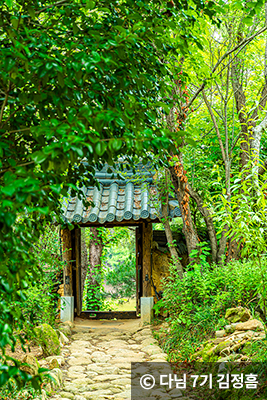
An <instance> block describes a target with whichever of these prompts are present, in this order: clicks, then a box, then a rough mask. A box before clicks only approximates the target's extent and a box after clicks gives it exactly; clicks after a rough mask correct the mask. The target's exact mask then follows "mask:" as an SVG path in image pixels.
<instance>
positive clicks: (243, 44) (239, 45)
mask: <svg viewBox="0 0 267 400" xmlns="http://www.w3.org/2000/svg"><path fill="white" fill-rule="evenodd" d="M266 30H267V26H264V27H263V28H262V29H260V30H259V31H258V32H256V33H254V35H252V36H249V37H248V38H246V39H244V40H242V41H241V42H240V43H238V44H237V45H236V46H235V47H234V48H233V49H232V50H229V51H227V52H226V53H225V54H224V55H223V56H222V57H221V58H220V59H219V60H218V61H217V63H216V64H215V65H214V67H213V69H212V72H211V73H210V78H211V77H212V74H213V73H214V72H215V71H216V69H217V68H218V67H219V65H220V64H221V63H222V62H223V60H224V59H225V58H226V57H228V56H229V55H230V54H232V53H233V52H235V51H236V50H238V49H239V48H240V47H242V48H243V47H245V45H247V44H249V43H250V42H251V41H252V40H253V39H255V37H257V36H258V35H261V34H262V33H263V32H265V31H266ZM206 84H207V80H205V81H204V82H203V83H202V85H201V86H200V87H199V88H198V90H197V91H196V93H195V94H194V96H193V97H192V99H191V100H190V102H189V104H188V105H187V107H188V109H189V108H190V107H191V105H192V104H193V102H194V101H195V99H196V98H197V97H198V95H199V93H200V92H202V90H203V89H204V88H205V86H206Z"/></svg>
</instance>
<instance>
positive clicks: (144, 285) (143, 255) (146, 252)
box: [63, 221, 152, 319]
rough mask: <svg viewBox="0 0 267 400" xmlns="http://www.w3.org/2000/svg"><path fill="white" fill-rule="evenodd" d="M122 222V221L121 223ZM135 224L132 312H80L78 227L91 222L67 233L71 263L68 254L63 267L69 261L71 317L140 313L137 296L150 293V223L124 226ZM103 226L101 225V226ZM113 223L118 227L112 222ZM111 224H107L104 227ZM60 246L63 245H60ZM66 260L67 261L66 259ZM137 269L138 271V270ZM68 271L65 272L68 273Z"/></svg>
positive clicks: (105, 316) (129, 315)
mask: <svg viewBox="0 0 267 400" xmlns="http://www.w3.org/2000/svg"><path fill="white" fill-rule="evenodd" d="M125 225H126V224H124V226H125ZM132 225H134V226H136V237H135V243H136V248H135V253H136V311H116V312H112V311H111V312H106V311H82V293H81V228H85V227H90V226H93V225H91V224H90V225H86V226H85V225H83V226H81V225H76V226H75V228H74V229H73V230H72V231H70V232H69V236H70V238H71V246H72V250H71V262H70V260H69V258H70V256H68V264H67V267H66V268H67V269H68V271H70V264H71V267H72V268H71V270H72V271H71V278H72V279H71V286H72V287H71V288H70V289H71V291H72V293H73V296H74V308H75V313H74V314H75V316H78V317H80V318H86V319H100V318H105V319H113V318H118V319H123V318H137V316H138V315H139V314H140V297H143V296H144V297H150V296H151V273H152V269H151V268H152V266H151V247H152V222H150V221H149V222H146V221H145V222H143V221H142V222H139V223H135V224H131V223H129V225H127V226H132ZM104 226H105V225H104ZM113 226H120V224H116V225H115V224H114V225H113ZM107 227H111V226H107ZM63 248H64V244H63ZM66 261H67V260H66ZM139 271H140V272H139ZM68 274H69V272H68Z"/></svg>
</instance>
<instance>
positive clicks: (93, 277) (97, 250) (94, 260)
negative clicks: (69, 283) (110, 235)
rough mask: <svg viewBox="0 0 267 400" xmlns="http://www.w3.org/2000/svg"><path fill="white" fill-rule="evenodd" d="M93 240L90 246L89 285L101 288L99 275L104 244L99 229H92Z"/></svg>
mask: <svg viewBox="0 0 267 400" xmlns="http://www.w3.org/2000/svg"><path fill="white" fill-rule="evenodd" d="M90 232H91V239H90V245H89V266H88V283H89V284H90V286H94V287H97V286H100V282H99V275H100V273H101V256H102V252H103V242H102V239H101V237H100V235H98V231H97V228H90Z"/></svg>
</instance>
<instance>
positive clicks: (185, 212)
mask: <svg viewBox="0 0 267 400" xmlns="http://www.w3.org/2000/svg"><path fill="white" fill-rule="evenodd" d="M169 171H170V174H171V180H172V183H173V185H174V188H175V191H176V194H177V198H178V202H179V207H180V210H181V214H182V219H183V233H184V235H185V240H186V245H187V250H188V255H189V262H195V261H196V259H195V258H192V257H190V253H191V252H192V250H196V249H197V245H198V243H199V238H198V235H197V231H196V229H195V227H194V223H193V220H192V216H191V211H190V205H189V200H190V195H189V189H188V185H187V177H186V176H185V171H184V168H183V166H182V163H181V162H178V163H177V165H176V166H170V167H169Z"/></svg>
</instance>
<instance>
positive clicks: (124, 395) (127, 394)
mask: <svg viewBox="0 0 267 400" xmlns="http://www.w3.org/2000/svg"><path fill="white" fill-rule="evenodd" d="M130 398H131V390H127V391H125V392H121V393H118V394H115V395H114V399H130Z"/></svg>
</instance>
